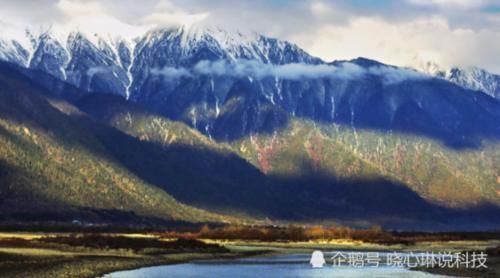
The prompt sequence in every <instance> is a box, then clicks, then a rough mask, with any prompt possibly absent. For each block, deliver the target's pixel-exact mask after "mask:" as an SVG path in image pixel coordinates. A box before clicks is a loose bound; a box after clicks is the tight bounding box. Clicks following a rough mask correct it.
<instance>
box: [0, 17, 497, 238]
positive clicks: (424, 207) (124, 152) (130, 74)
mask: <svg viewBox="0 0 500 278" xmlns="http://www.w3.org/2000/svg"><path fill="white" fill-rule="evenodd" d="M0 60H3V61H4V62H3V63H2V67H1V69H2V71H1V72H0V73H1V74H0V81H1V82H0V84H1V85H2V94H3V96H2V99H4V100H7V101H4V102H2V103H3V104H4V107H2V108H1V111H0V112H2V114H1V115H2V117H1V119H2V123H3V124H2V131H3V132H2V133H1V138H2V144H0V146H1V150H2V156H1V157H0V162H2V164H4V165H3V166H2V167H1V168H2V169H5V170H3V174H2V173H0V177H2V178H1V179H2V180H3V181H4V182H3V187H4V189H3V190H2V193H3V194H2V195H0V196H2V201H1V202H2V211H3V212H9V213H10V214H7V213H6V214H5V215H9V216H5V217H4V218H6V219H11V220H12V219H16V217H15V215H17V214H18V213H20V212H19V211H18V209H14V208H13V207H17V206H12V205H11V204H12V203H21V202H24V203H26V204H30V206H28V205H27V206H25V207H24V210H23V211H22V213H23V215H30V211H33V210H39V211H40V208H43V209H44V210H41V211H46V214H47V218H50V217H52V216H53V215H57V216H58V217H60V215H61V214H64V213H62V211H66V210H67V209H68V208H70V209H71V210H73V211H75V213H76V214H77V215H80V217H82V218H84V217H87V218H92V219H94V221H95V219H100V221H109V219H112V218H113V217H115V216H114V215H115V214H116V213H118V214H120V213H124V212H126V213H128V215H134V217H133V219H137V218H138V217H139V218H140V217H149V218H150V219H153V218H154V219H156V218H159V219H175V220H184V221H191V222H192V221H213V222H228V221H229V222H231V221H249V222H252V221H256V222H259V221H272V222H290V221H292V222H306V223H312V222H315V223H316V222H333V223H342V224H347V225H353V226H363V225H371V224H381V225H383V226H386V227H391V228H405V229H415V228H417V227H418V228H420V229H435V230H446V229H462V230H472V229H492V228H496V227H497V225H498V223H500V221H498V220H500V219H499V218H498V217H499V215H500V214H499V212H500V208H499V206H500V174H499V173H500V169H499V165H500V161H499V160H500V153H499V152H500V148H499V147H498V140H499V139H500V101H499V100H498V93H499V89H498V85H497V84H498V80H499V79H498V78H499V76H497V75H494V74H491V73H488V72H486V71H484V70H480V69H477V68H473V69H459V68H454V69H452V70H450V71H444V70H441V69H440V68H439V67H437V66H433V65H431V64H429V63H428V64H426V65H424V66H416V67H415V69H409V68H401V67H396V66H392V65H386V64H383V63H381V62H378V61H374V60H369V59H366V58H357V59H354V60H350V61H334V62H325V61H322V60H321V59H319V58H316V57H313V56H312V55H309V54H308V53H307V52H306V51H304V50H302V49H301V48H299V47H298V46H297V45H294V44H292V43H290V42H286V41H281V40H278V39H274V38H269V37H266V36H263V35H259V34H243V33H240V32H228V31H226V30H223V29H221V28H217V27H186V26H181V27H175V28H174V27H172V28H163V29H154V30H150V31H148V32H145V33H144V34H142V35H140V36H138V37H135V38H126V37H123V36H119V35H117V34H113V35H109V34H108V35H102V34H88V33H84V32H80V31H77V30H76V31H75V30H70V31H67V32H60V31H58V30H57V28H46V29H40V30H38V31H37V32H33V31H26V33H25V34H21V35H19V34H18V35H17V36H16V37H15V38H14V37H4V38H2V37H1V36H0ZM49 150H50V151H49ZM75 160H76V161H77V162H75ZM33 161H36V163H33ZM42 161H45V162H42ZM55 173H57V174H55ZM4 192H6V193H4ZM96 194H97V195H99V198H95V197H92V196H95V195H96ZM23 200H24V201H23ZM32 200H39V201H40V203H37V202H32ZM56 204H57V205H56ZM8 208H9V209H8ZM89 211H91V212H92V213H90V212H89ZM124 218H127V217H124Z"/></svg>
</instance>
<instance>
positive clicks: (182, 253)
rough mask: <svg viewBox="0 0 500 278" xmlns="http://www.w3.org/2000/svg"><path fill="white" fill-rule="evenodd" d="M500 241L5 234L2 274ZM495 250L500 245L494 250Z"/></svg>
mask: <svg viewBox="0 0 500 278" xmlns="http://www.w3.org/2000/svg"><path fill="white" fill-rule="evenodd" d="M498 246H500V241H498V240H488V241H449V242H418V243H416V244H413V245H410V246H408V245H399V244H392V245H383V244H374V243H363V242H360V241H352V240H334V241H309V242H271V243H270V242H259V241H235V240H231V241H228V240H216V241H215V240H204V241H200V240H194V239H193V240H191V239H179V240H177V239H160V238H157V237H155V236H153V235H149V234H92V235H81V234H70V233H64V234H63V233H58V234H52V233H0V276H2V277H99V276H102V275H104V274H106V273H110V272H114V271H117V270H126V269H135V268H140V267H144V266H153V265H164V264H175V263H181V262H187V261H193V260H206V259H231V258H239V257H246V256H257V255H259V256H262V255H269V254H279V253H299V252H310V251H312V250H315V249H322V250H326V251H334V250H356V251H369V250H377V251H435V252H439V251H465V250H486V249H488V248H495V247H496V248H498ZM490 250H495V249H490ZM496 250H497V251H496V253H493V254H491V255H490V256H489V257H488V270H487V271H486V272H474V271H465V270H461V269H458V270H442V269H430V270H429V269H419V270H421V271H428V272H433V273H440V274H449V275H454V276H467V277H469V276H481V277H498V275H499V274H500V270H499V268H500V257H499V254H498V249H496Z"/></svg>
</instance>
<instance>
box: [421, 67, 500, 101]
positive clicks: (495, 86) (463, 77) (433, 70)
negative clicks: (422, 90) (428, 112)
mask: <svg viewBox="0 0 500 278" xmlns="http://www.w3.org/2000/svg"><path fill="white" fill-rule="evenodd" d="M411 67H412V68H414V69H416V70H418V71H420V72H423V73H425V74H429V75H431V76H434V77H438V78H442V79H445V80H448V81H450V82H453V83H455V84H457V85H459V86H462V87H464V88H467V89H471V90H475V91H481V92H484V93H486V94H488V95H490V96H492V97H494V98H496V99H499V100H500V75H496V74H493V73H490V72H488V71H486V70H484V69H481V68H478V67H464V68H462V67H451V68H445V67H442V66H440V65H438V64H436V63H434V62H430V61H423V60H419V59H415V61H414V63H413V65H412V66H411Z"/></svg>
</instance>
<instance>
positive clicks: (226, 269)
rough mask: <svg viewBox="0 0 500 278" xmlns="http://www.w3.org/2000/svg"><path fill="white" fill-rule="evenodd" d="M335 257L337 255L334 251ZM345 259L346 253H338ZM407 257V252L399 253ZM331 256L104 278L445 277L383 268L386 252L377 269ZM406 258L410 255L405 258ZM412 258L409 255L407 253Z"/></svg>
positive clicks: (167, 268) (166, 268) (196, 265)
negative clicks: (317, 263) (319, 262)
mask: <svg viewBox="0 0 500 278" xmlns="http://www.w3.org/2000/svg"><path fill="white" fill-rule="evenodd" d="M336 253H337V254H338V252H336ZM342 253H344V254H345V255H346V256H347V252H342ZM400 254H401V255H407V253H400ZM332 255H334V253H325V254H324V257H325V259H326V264H325V265H324V266H323V267H321V268H313V267H312V266H311V265H310V264H309V260H310V259H311V254H310V253H308V254H305V253H300V254H286V255H276V256H266V257H255V258H244V259H234V260H214V261H200V262H191V263H183V264H174V265H163V266H154V267H144V268H139V269H135V270H128V271H118V272H113V273H111V274H108V275H106V276H104V277H105V278H141V277H144V278H146V277H147V278H160V277H161V278H163V277H231V278H232V277H242V278H245V277H259V278H266V277H269V278H271V277H272V278H275V277H297V278H298V277H306V278H316V277H321V278H324V277H393V278H395V277H417V278H418V277H445V276H440V275H434V274H428V273H424V272H419V271H411V270H409V269H408V268H406V267H404V266H387V253H380V255H379V257H380V258H381V262H380V263H379V265H378V266H375V265H364V266H357V267H352V266H349V265H346V264H345V263H343V264H341V265H340V266H339V265H336V266H334V265H333V263H332V261H331V260H330V258H331V257H332ZM408 256H410V255H408ZM411 256H413V254H411Z"/></svg>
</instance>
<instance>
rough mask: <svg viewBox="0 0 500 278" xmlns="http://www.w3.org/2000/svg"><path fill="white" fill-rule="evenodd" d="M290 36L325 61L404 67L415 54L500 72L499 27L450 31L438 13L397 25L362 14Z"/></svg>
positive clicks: (451, 29) (450, 63)
mask: <svg viewBox="0 0 500 278" xmlns="http://www.w3.org/2000/svg"><path fill="white" fill-rule="evenodd" d="M294 40H295V41H296V42H298V44H299V45H301V46H303V47H305V48H306V49H307V50H309V51H310V52H311V53H312V54H313V55H317V56H320V57H323V58H324V59H327V60H332V59H352V58H356V57H359V56H364V57H369V58H372V59H376V60H380V61H383V62H385V63H389V64H394V65H401V66H405V65H411V64H412V63H413V62H414V61H413V59H414V57H415V56H418V57H420V58H423V59H425V60H430V61H433V62H436V63H438V64H441V65H442V66H445V67H450V66H455V65H459V66H471V65H479V66H482V67H485V68H487V69H489V70H491V71H496V72H500V58H499V56H498V49H500V29H498V30H487V29H484V30H473V29H468V28H455V29H453V28H451V27H450V25H449V24H448V21H447V20H446V18H443V17H441V16H435V17H432V18H419V19H414V20H411V21H407V22H402V23H399V24H394V23H391V22H387V21H386V20H384V19H381V18H371V17H364V18H362V17H360V18H354V19H352V20H351V21H350V23H349V24H347V25H325V26H322V27H321V28H319V29H318V30H316V31H315V32H314V33H313V34H300V35H298V36H296V37H294Z"/></svg>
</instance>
